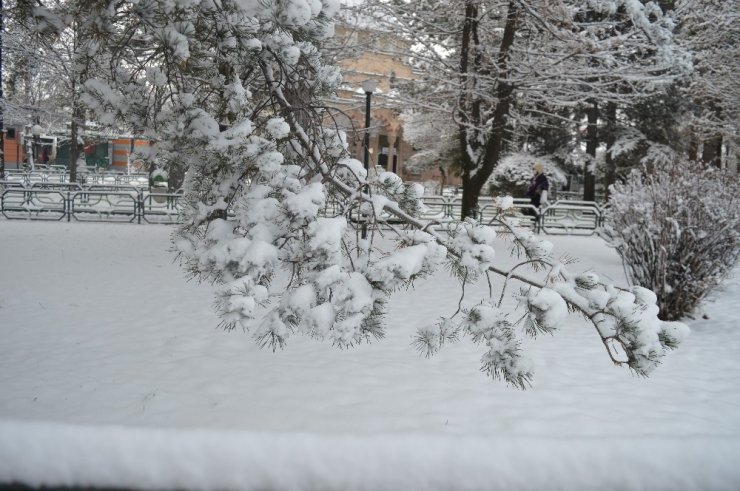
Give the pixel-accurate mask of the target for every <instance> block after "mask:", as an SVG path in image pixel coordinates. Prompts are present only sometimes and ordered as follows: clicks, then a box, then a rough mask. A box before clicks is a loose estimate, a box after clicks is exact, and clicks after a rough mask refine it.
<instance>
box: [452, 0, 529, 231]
mask: <svg viewBox="0 0 740 491" xmlns="http://www.w3.org/2000/svg"><path fill="white" fill-rule="evenodd" d="M518 19H519V6H518V4H517V2H515V1H513V0H512V1H510V2H509V7H508V11H507V14H506V25H505V27H504V35H503V37H502V39H501V46H500V47H499V51H498V58H497V62H498V63H497V64H498V72H499V79H498V81H497V83H496V98H497V104H496V108H495V110H494V112H493V118H492V127H491V133H490V136H489V138H488V142H487V143H486V147H485V153H484V155H483V158H482V162H481V165H480V167H479V168H476V167H475V163H472V162H469V157H468V156H467V153H466V152H464V153H463V155H464V156H465V159H466V165H465V170H464V172H463V202H462V219H465V218H466V217H472V216H475V213H476V210H477V208H478V197H479V196H480V192H481V189H483V186H484V185H485V183H486V181H487V180H488V178H489V177H490V176H491V173H492V172H493V169H494V168H495V167H496V164H498V161H499V159H500V158H501V154H502V153H503V150H504V145H505V143H506V138H507V136H508V133H509V129H508V119H509V111H510V110H511V95H512V93H513V91H514V87H513V85H511V83H510V82H509V81H508V79H507V77H508V72H509V58H510V50H511V46H512V45H513V44H514V37H515V34H516V31H517V28H518ZM476 36H477V34H476ZM466 148H467V142H466V147H464V148H463V150H466ZM473 171H475V172H473Z"/></svg>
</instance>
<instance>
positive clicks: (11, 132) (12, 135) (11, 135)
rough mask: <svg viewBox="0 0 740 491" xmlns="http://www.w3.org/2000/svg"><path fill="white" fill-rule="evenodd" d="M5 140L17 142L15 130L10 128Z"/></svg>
mask: <svg viewBox="0 0 740 491" xmlns="http://www.w3.org/2000/svg"><path fill="white" fill-rule="evenodd" d="M5 138H7V139H8V140H15V128H8V132H7V135H6V136H5Z"/></svg>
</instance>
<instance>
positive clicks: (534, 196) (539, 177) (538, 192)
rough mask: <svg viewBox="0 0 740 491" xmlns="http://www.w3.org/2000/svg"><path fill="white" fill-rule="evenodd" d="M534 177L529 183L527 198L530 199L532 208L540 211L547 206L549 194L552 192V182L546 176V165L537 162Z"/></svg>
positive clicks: (533, 168)
mask: <svg viewBox="0 0 740 491" xmlns="http://www.w3.org/2000/svg"><path fill="white" fill-rule="evenodd" d="M532 170H533V171H534V176H533V177H532V179H531V180H530V181H529V188H527V197H528V198H529V199H530V202H531V203H532V206H534V207H535V208H536V209H539V207H540V206H542V205H543V204H544V205H545V206H547V193H548V191H549V190H550V181H548V180H547V176H546V175H545V165H544V164H543V163H542V162H536V163H535V164H534V167H532Z"/></svg>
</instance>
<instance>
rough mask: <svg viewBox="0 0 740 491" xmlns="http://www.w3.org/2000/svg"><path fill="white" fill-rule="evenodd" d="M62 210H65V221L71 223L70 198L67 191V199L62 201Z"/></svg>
mask: <svg viewBox="0 0 740 491" xmlns="http://www.w3.org/2000/svg"><path fill="white" fill-rule="evenodd" d="M64 208H65V211H66V212H67V221H68V222H71V221H72V197H71V193H70V192H69V191H67V199H66V200H65V201H64Z"/></svg>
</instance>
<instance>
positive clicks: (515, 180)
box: [488, 152, 568, 198]
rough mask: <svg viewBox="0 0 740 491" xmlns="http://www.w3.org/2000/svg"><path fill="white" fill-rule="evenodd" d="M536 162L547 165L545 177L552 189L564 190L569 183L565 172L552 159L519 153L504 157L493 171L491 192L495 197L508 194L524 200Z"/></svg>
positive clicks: (490, 184) (489, 180) (490, 182)
mask: <svg viewBox="0 0 740 491" xmlns="http://www.w3.org/2000/svg"><path fill="white" fill-rule="evenodd" d="M535 162H542V163H543V164H544V165H545V175H546V176H547V178H548V180H549V181H550V187H551V188H559V189H562V188H563V186H565V184H566V183H567V182H568V177H567V176H566V175H565V172H563V170H562V169H561V168H560V167H559V166H558V165H557V163H555V161H553V160H552V159H549V158H547V157H538V156H535V155H532V154H530V153H526V152H518V153H511V154H509V155H507V156H505V157H503V158H502V159H501V162H500V163H499V164H498V165H497V166H496V168H495V169H494V170H493V173H492V174H491V177H490V178H489V179H488V184H489V188H490V192H491V193H492V194H494V195H499V194H508V195H511V196H515V197H519V198H523V197H524V196H525V194H526V192H527V187H528V186H529V182H530V180H531V179H532V176H533V175H534V173H533V171H532V166H534V164H535Z"/></svg>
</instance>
